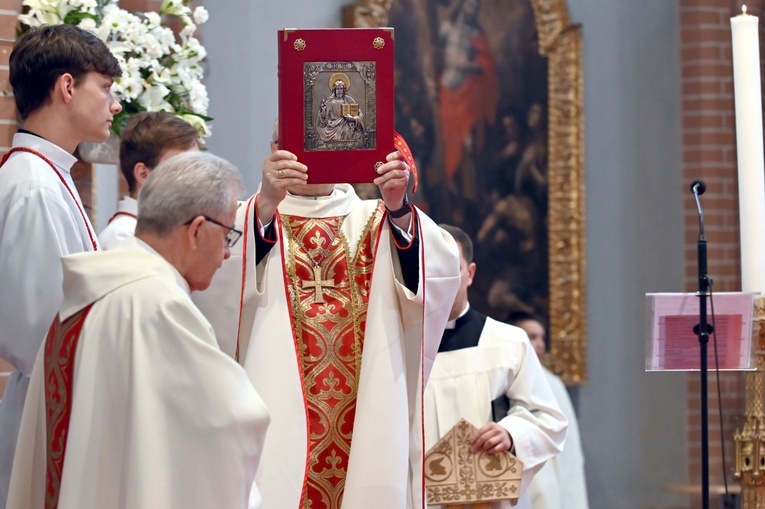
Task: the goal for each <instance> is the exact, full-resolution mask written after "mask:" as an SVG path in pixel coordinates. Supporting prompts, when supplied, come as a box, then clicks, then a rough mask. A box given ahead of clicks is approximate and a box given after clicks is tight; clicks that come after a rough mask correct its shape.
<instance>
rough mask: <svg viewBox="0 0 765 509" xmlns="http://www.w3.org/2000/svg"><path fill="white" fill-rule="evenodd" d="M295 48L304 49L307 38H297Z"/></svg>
mask: <svg viewBox="0 0 765 509" xmlns="http://www.w3.org/2000/svg"><path fill="white" fill-rule="evenodd" d="M294 46H295V49H296V50H298V51H303V50H304V49H305V47H306V43H305V40H303V39H295V44H294Z"/></svg>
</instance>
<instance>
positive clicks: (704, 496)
mask: <svg viewBox="0 0 765 509" xmlns="http://www.w3.org/2000/svg"><path fill="white" fill-rule="evenodd" d="M704 191H706V185H705V184H704V181H703V180H694V181H693V183H692V184H691V192H693V197H694V198H695V199H696V208H697V209H698V212H699V240H698V243H697V251H698V277H699V291H698V294H697V295H698V297H699V323H698V325H696V326H695V327H694V328H693V332H694V333H695V334H696V335H697V336H698V338H699V355H700V356H701V359H700V360H701V365H700V373H701V502H702V508H703V509H709V413H708V408H707V407H708V394H707V391H708V387H707V345H708V343H709V333H710V332H712V327H711V326H710V325H709V324H708V322H707V297H708V296H709V277H708V276H707V239H706V237H704V213H703V212H702V211H701V202H699V195H701V194H704Z"/></svg>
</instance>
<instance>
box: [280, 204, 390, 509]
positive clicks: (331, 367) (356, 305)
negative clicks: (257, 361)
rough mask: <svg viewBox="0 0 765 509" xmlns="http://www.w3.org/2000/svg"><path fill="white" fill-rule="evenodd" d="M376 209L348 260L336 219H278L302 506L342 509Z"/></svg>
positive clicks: (376, 226)
mask: <svg viewBox="0 0 765 509" xmlns="http://www.w3.org/2000/svg"><path fill="white" fill-rule="evenodd" d="M382 219H383V210H382V208H381V207H378V209H377V210H376V211H375V213H374V214H373V215H372V216H371V218H370V220H369V222H368V223H367V225H366V227H365V229H364V233H363V235H362V240H361V242H360V243H359V245H358V249H357V252H356V256H355V257H354V258H353V259H351V257H350V252H349V248H348V242H347V239H346V238H345V236H344V235H343V233H342V231H341V228H342V222H343V218H342V217H330V218H318V219H317V218H303V217H296V216H287V215H282V220H283V223H284V226H285V228H286V231H287V236H288V241H289V243H288V245H289V255H288V257H287V277H288V279H289V281H288V282H287V286H288V288H289V296H290V306H291V308H292V314H293V317H294V327H295V330H294V331H293V333H294V338H295V349H296V352H297V355H298V358H299V362H300V368H301V370H300V374H301V376H302V383H303V388H304V394H305V397H306V412H307V423H308V434H309V442H308V457H309V458H310V464H309V468H308V472H307V478H306V479H305V484H304V486H303V494H302V502H301V507H310V508H311V509H331V508H337V507H340V506H341V503H342V499H343V489H344V487H345V477H346V473H347V471H348V458H349V455H350V450H351V440H352V434H353V423H354V418H355V415H356V396H357V392H358V386H359V371H360V366H361V351H362V347H363V342H364V329H365V325H366V314H367V305H368V301H369V290H370V286H371V281H372V270H373V267H374V263H373V262H374V250H375V249H376V247H377V243H376V242H375V239H376V238H377V237H378V234H379V230H380V227H381V226H382Z"/></svg>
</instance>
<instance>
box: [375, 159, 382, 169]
mask: <svg viewBox="0 0 765 509" xmlns="http://www.w3.org/2000/svg"><path fill="white" fill-rule="evenodd" d="M382 165H383V163H382V161H377V162H376V163H375V170H379V169H380V166H382Z"/></svg>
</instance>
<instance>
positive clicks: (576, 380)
mask: <svg viewBox="0 0 765 509" xmlns="http://www.w3.org/2000/svg"><path fill="white" fill-rule="evenodd" d="M393 1H394V0H359V1H358V2H357V4H355V5H350V6H348V7H346V9H345V11H344V22H345V26H348V27H379V26H387V24H388V12H389V10H390V6H391V4H392V3H393ZM531 4H532V6H533V8H534V14H535V18H536V24H537V33H538V36H539V52H540V53H541V54H542V55H543V56H545V57H547V58H548V87H549V92H548V94H549V96H548V101H549V119H548V120H549V121H548V125H549V132H548V144H549V145H548V147H549V148H548V151H549V152H548V161H549V168H548V172H549V173H548V193H549V198H548V199H549V210H548V215H549V225H548V236H549V246H550V248H549V249H550V253H549V257H550V269H549V270H550V357H549V362H548V363H547V365H548V367H549V368H550V369H551V370H553V371H554V372H555V373H557V374H558V375H559V376H560V377H561V378H562V379H563V381H564V382H565V383H566V384H567V385H583V384H584V383H585V382H586V381H587V335H586V333H587V302H586V281H585V267H586V263H585V243H584V239H585V217H584V86H583V79H582V30H581V26H579V25H573V24H572V23H571V19H570V17H569V11H568V4H567V2H566V0H531Z"/></svg>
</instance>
